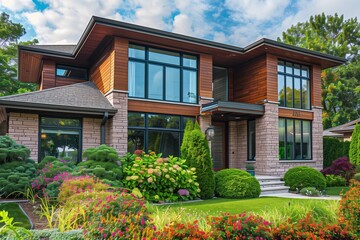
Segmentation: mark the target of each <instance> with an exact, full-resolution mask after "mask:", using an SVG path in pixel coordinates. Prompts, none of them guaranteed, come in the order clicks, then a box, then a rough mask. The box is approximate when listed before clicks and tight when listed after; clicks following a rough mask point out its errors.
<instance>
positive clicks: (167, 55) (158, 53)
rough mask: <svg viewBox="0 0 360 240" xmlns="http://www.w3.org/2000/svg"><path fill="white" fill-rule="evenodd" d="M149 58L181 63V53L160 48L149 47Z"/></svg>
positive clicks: (163, 61) (169, 62) (157, 60)
mask: <svg viewBox="0 0 360 240" xmlns="http://www.w3.org/2000/svg"><path fill="white" fill-rule="evenodd" d="M149 60H150V61H156V62H162V63H168V64H176V65H180V54H179V53H175V52H169V51H164V50H160V49H155V48H150V49H149Z"/></svg>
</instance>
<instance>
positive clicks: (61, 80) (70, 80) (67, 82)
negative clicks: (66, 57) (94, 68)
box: [55, 77, 86, 87]
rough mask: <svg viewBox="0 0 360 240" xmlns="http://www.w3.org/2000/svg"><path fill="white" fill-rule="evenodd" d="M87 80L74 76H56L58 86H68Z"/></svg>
mask: <svg viewBox="0 0 360 240" xmlns="http://www.w3.org/2000/svg"><path fill="white" fill-rule="evenodd" d="M83 82H86V81H85V80H79V79H74V78H63V77H55V83H56V87H61V86H66V85H70V84H74V83H83Z"/></svg>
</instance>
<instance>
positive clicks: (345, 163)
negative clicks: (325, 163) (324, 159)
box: [321, 157, 354, 181]
mask: <svg viewBox="0 0 360 240" xmlns="http://www.w3.org/2000/svg"><path fill="white" fill-rule="evenodd" d="M321 173H322V174H324V175H329V174H333V175H339V176H342V177H344V178H345V179H346V180H347V181H349V180H350V179H351V178H352V176H353V175H354V166H353V165H352V164H351V163H350V161H349V159H348V158H347V157H340V158H338V159H336V160H335V161H333V163H332V164H331V166H330V167H327V168H325V169H323V170H321Z"/></svg>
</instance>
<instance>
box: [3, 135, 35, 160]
mask: <svg viewBox="0 0 360 240" xmlns="http://www.w3.org/2000/svg"><path fill="white" fill-rule="evenodd" d="M29 156H30V149H29V148H27V147H25V146H24V145H21V144H17V143H16V142H15V141H14V140H12V139H11V138H10V137H9V136H0V163H6V162H11V161H25V160H26V159H28V158H29Z"/></svg>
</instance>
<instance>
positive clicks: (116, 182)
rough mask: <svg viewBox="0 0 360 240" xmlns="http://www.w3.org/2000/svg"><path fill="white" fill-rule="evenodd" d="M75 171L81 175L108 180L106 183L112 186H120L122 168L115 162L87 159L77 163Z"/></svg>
mask: <svg viewBox="0 0 360 240" xmlns="http://www.w3.org/2000/svg"><path fill="white" fill-rule="evenodd" d="M77 171H79V173H80V174H82V175H83V174H86V175H92V176H95V177H97V178H99V179H101V180H108V181H107V183H109V184H110V185H112V186H116V187H120V186H122V182H121V180H122V168H121V167H120V166H119V165H118V164H117V163H113V162H99V161H94V160H87V161H84V162H81V163H79V164H78V168H77Z"/></svg>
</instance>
